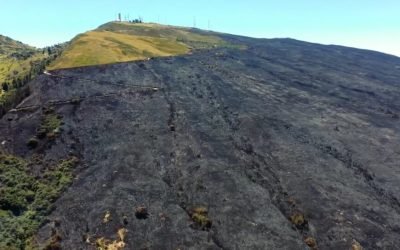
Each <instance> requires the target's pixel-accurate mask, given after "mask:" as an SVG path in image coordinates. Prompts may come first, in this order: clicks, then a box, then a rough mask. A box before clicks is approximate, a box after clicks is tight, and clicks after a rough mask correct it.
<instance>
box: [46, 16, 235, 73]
mask: <svg viewBox="0 0 400 250" xmlns="http://www.w3.org/2000/svg"><path fill="white" fill-rule="evenodd" d="M227 45H228V43H226V42H224V41H223V40H222V39H221V38H220V37H218V36H215V35H213V34H212V33H207V32H203V33H202V34H200V33H199V32H196V30H191V29H188V28H182V27H174V26H165V25H160V24H151V23H129V22H111V23H107V24H104V25H102V26H100V27H99V28H97V29H96V30H94V31H89V32H86V33H84V34H81V35H78V36H77V37H76V38H75V39H73V41H72V42H71V44H70V46H69V47H68V49H67V50H66V51H65V52H64V53H63V54H62V56H61V57H60V58H59V59H58V60H56V61H55V62H54V63H53V64H51V65H50V67H48V69H49V70H54V69H62V68H74V67H80V66H90V65H99V64H110V63H116V62H126V61H134V60H143V59H147V58H149V57H164V56H172V55H182V54H187V53H189V52H190V50H191V49H204V48H212V47H216V46H227Z"/></svg>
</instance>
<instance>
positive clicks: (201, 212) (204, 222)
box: [190, 207, 212, 230]
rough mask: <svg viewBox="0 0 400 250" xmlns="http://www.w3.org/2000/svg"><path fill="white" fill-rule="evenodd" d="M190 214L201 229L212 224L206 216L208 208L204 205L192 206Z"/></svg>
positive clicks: (206, 228) (207, 227)
mask: <svg viewBox="0 0 400 250" xmlns="http://www.w3.org/2000/svg"><path fill="white" fill-rule="evenodd" d="M190 216H191V218H192V220H193V222H195V224H196V226H197V227H199V228H200V229H202V230H209V229H210V228H211V225H212V221H211V220H210V218H208V210H207V208H205V207H196V208H194V209H193V210H192V211H191V213H190Z"/></svg>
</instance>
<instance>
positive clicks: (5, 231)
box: [0, 154, 78, 249]
mask: <svg viewBox="0 0 400 250" xmlns="http://www.w3.org/2000/svg"><path fill="white" fill-rule="evenodd" d="M77 163H78V159H77V158H75V157H72V158H69V159H67V160H63V161H60V162H59V163H58V164H55V165H54V166H50V167H47V168H46V169H45V170H44V171H43V173H42V174H41V175H40V176H35V177H34V176H32V174H31V173H30V171H29V163H28V162H27V161H25V160H23V159H21V158H18V157H15V156H12V155H4V154H0V249H25V246H26V244H27V243H28V240H29V238H30V237H31V236H32V235H33V234H34V233H35V232H36V231H37V229H38V228H39V226H40V224H41V223H42V222H43V219H44V218H45V216H46V215H47V214H48V213H49V212H50V211H51V209H52V204H53V202H54V201H55V200H56V199H57V198H58V197H59V195H60V194H61V192H62V191H63V190H64V189H65V188H66V187H67V186H68V185H69V184H70V183H71V182H72V177H73V176H72V170H73V168H74V167H75V165H76V164H77Z"/></svg>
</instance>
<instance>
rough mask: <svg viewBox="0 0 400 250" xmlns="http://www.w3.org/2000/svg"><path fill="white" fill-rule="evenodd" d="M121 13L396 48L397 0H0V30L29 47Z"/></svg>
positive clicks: (399, 51)
mask: <svg viewBox="0 0 400 250" xmlns="http://www.w3.org/2000/svg"><path fill="white" fill-rule="evenodd" d="M118 12H121V13H122V17H124V16H125V15H126V16H127V15H129V17H130V18H131V19H132V18H136V17H138V16H139V15H140V16H142V17H143V18H144V21H147V22H160V23H164V24H171V25H180V26H193V20H194V17H195V19H196V26H197V27H198V28H204V29H207V28H208V21H210V24H211V29H212V30H216V31H221V32H226V33H232V34H240V35H246V36H252V37H264V38H275V37H291V38H296V39H300V40H305V41H310V42H318V43H324V44H339V45H347V46H352V47H358V48H366V49H373V50H378V51H383V52H386V53H391V54H395V55H398V56H400V0H331V1H330V0H290V1H289V0H280V1H277V0H274V1H270V0H247V1H238V0H230V1H222V0H213V1H203V0H197V1H193V0H183V1H167V0H164V1H163V0H142V1H133V0H35V1H32V0H0V34H3V35H6V36H10V37H11V38H14V39H17V40H20V41H22V42H24V43H28V44H30V45H33V46H36V47H42V46H46V45H52V44H54V43H58V42H63V41H67V40H69V39H71V38H73V37H74V36H75V35H76V34H78V33H82V32H85V31H87V30H90V29H94V28H96V27H97V26H99V25H101V24H103V23H105V22H108V21H111V20H114V19H115V18H116V15H117V13H118Z"/></svg>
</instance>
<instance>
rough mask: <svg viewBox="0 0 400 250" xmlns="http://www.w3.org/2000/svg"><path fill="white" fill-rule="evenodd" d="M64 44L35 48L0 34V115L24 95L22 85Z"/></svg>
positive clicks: (46, 63) (41, 68)
mask: <svg viewBox="0 0 400 250" xmlns="http://www.w3.org/2000/svg"><path fill="white" fill-rule="evenodd" d="M64 46H65V45H55V46H52V47H47V48H44V49H36V48H33V47H31V46H28V45H26V44H23V43H21V42H18V41H15V40H12V39H11V38H9V37H5V36H1V35H0V86H1V88H0V117H1V116H2V114H4V113H5V112H6V111H7V110H9V109H11V108H12V106H13V105H14V104H15V103H18V102H20V101H21V100H22V98H23V97H24V96H25V95H26V93H27V90H26V89H23V86H24V85H25V84H26V83H27V82H29V81H30V80H31V79H33V78H34V77H35V76H36V75H37V74H39V73H41V72H42V71H43V70H44V68H45V67H46V65H49V64H50V62H51V61H53V60H54V59H55V58H56V57H57V56H58V55H59V54H60V53H61V51H62V50H63V48H64Z"/></svg>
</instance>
